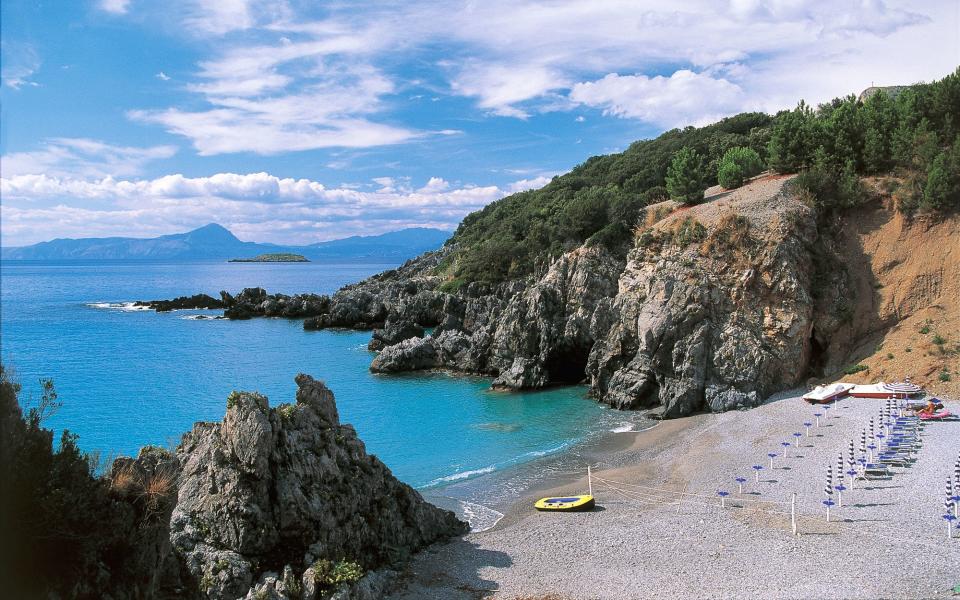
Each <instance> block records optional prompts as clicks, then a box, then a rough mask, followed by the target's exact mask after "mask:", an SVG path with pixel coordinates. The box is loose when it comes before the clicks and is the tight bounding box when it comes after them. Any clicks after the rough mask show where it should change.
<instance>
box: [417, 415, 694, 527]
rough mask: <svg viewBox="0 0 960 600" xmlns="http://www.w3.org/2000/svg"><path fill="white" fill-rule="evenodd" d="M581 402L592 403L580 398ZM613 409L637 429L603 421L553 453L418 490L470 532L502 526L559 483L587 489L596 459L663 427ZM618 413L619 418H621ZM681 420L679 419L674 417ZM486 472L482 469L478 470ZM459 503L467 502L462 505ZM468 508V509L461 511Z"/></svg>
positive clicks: (620, 419) (639, 416)
mask: <svg viewBox="0 0 960 600" xmlns="http://www.w3.org/2000/svg"><path fill="white" fill-rule="evenodd" d="M584 401H593V400H592V399H590V398H584ZM606 410H610V411H614V412H611V415H615V416H616V417H617V418H616V419H614V418H611V419H610V420H616V421H618V422H619V423H620V424H619V425H618V427H617V428H620V427H623V426H624V425H623V422H629V423H630V426H631V427H638V426H639V427H640V429H632V430H630V431H615V430H612V429H610V425H612V423H605V424H604V426H603V427H600V428H598V429H595V430H592V431H588V432H587V433H586V434H585V435H584V436H583V437H582V438H581V439H578V440H576V441H572V442H566V443H564V444H562V448H561V449H559V450H557V451H556V452H549V453H547V454H544V455H543V456H539V457H536V458H533V459H531V460H527V461H521V462H517V463H515V464H508V465H506V466H504V467H502V468H496V469H494V468H492V467H491V470H490V471H489V472H485V473H479V474H478V475H477V476H476V477H465V478H464V480H463V481H457V480H452V481H450V482H447V483H443V484H440V485H432V486H422V487H418V488H416V489H417V491H418V492H419V493H420V494H421V495H423V497H424V498H425V499H427V500H428V501H430V502H432V503H434V504H436V505H438V506H442V507H444V508H447V509H448V510H453V511H454V512H457V514H458V516H460V517H461V518H467V519H470V518H471V517H473V518H474V519H471V522H470V524H471V533H483V532H487V531H492V530H496V529H498V528H500V527H501V526H504V525H507V524H509V523H511V522H512V518H511V517H512V515H514V514H515V513H516V512H517V511H519V510H520V507H524V506H526V507H529V506H531V505H532V503H533V500H532V499H531V498H533V497H534V496H536V497H540V496H543V495H548V494H549V493H551V492H550V490H556V489H560V488H561V487H564V486H566V487H571V486H575V485H577V483H578V482H583V486H582V487H583V489H584V491H585V490H586V466H587V464H590V465H591V466H594V465H595V463H597V462H598V460H599V458H600V457H607V458H609V457H610V456H611V454H616V453H619V452H622V451H625V450H629V449H630V448H632V447H634V446H635V445H636V444H637V443H638V440H643V439H645V438H644V434H646V433H647V432H649V431H650V430H652V429H655V428H658V427H660V426H661V424H662V423H665V422H661V421H655V420H652V419H649V418H647V417H646V416H645V413H644V412H642V411H626V412H621V411H616V409H612V408H608V409H606ZM620 417H622V418H620ZM677 421H683V419H677ZM478 471H484V469H478ZM460 503H466V504H467V505H468V506H467V507H463V506H461V505H460ZM477 507H479V508H481V509H485V510H486V511H491V512H492V513H496V515H498V516H496V517H495V519H494V521H493V522H490V520H489V519H490V517H489V515H485V514H483V511H482V510H481V511H479V513H480V514H478V513H477V512H473V513H471V512H470V510H471V509H476V508H477ZM465 508H466V510H465ZM485 517H487V518H486V520H485Z"/></svg>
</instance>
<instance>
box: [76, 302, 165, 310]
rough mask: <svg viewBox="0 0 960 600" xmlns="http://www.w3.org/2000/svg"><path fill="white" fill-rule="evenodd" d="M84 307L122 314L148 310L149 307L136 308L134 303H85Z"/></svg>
mask: <svg viewBox="0 0 960 600" xmlns="http://www.w3.org/2000/svg"><path fill="white" fill-rule="evenodd" d="M86 305H87V306H89V307H90V308H100V309H106V310H121V311H124V312H133V311H140V310H150V307H149V306H137V304H136V302H87V303H86Z"/></svg>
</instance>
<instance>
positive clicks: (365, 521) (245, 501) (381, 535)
mask: <svg viewBox="0 0 960 600" xmlns="http://www.w3.org/2000/svg"><path fill="white" fill-rule="evenodd" d="M297 385H298V387H299V389H298V391H297V400H296V403H295V404H283V405H280V406H278V407H277V408H274V409H270V408H269V407H268V406H267V401H266V398H264V397H263V396H260V395H259V394H251V393H245V392H240V393H234V394H232V395H231V396H230V399H229V400H228V409H227V414H226V416H225V417H224V419H223V422H222V423H198V424H196V425H195V426H194V429H193V431H191V432H190V433H188V434H186V435H185V436H184V438H183V442H182V443H181V445H180V447H179V448H178V450H177V458H178V459H179V461H180V465H181V474H180V485H179V491H178V500H177V505H176V507H175V509H174V511H173V516H172V518H171V521H170V538H171V540H172V542H173V547H174V549H175V550H176V551H177V552H178V553H179V555H180V556H181V557H182V561H183V564H184V567H185V570H186V571H187V572H188V573H189V575H190V576H191V578H192V580H194V581H197V582H199V585H200V588H201V591H202V592H203V593H205V594H206V595H207V597H210V598H238V597H241V596H243V595H244V594H246V593H247V591H248V590H250V589H251V586H254V587H257V589H268V588H269V589H272V590H274V591H276V590H278V589H279V588H284V589H285V590H286V591H284V592H283V594H286V595H281V596H279V597H290V598H294V597H297V598H299V597H300V596H296V595H292V594H291V593H290V589H291V588H296V589H307V588H315V587H316V585H317V578H318V577H319V576H320V574H319V573H318V572H317V571H318V570H320V569H321V568H325V567H322V565H324V564H327V563H331V564H332V563H337V562H339V561H346V562H348V563H356V564H358V565H360V566H361V567H363V568H364V569H375V568H379V567H382V566H387V565H391V564H396V563H397V562H399V561H402V560H404V559H406V558H407V557H408V556H409V555H410V554H411V553H412V552H415V551H417V550H419V549H421V548H423V547H425V546H427V545H429V544H431V543H433V542H435V541H438V540H441V539H446V538H449V537H451V536H454V535H457V534H460V533H464V532H465V531H466V527H465V525H464V524H463V523H461V522H460V521H459V520H457V518H456V517H455V516H454V515H453V513H451V512H449V511H446V510H442V509H439V508H437V507H435V506H433V505H431V504H429V503H427V502H425V501H424V500H423V499H422V498H421V497H420V495H419V494H418V493H417V492H416V491H414V490H413V489H412V488H410V487H409V486H407V485H405V484H403V483H401V482H399V481H397V480H396V479H395V478H394V477H393V475H392V474H391V473H390V470H389V469H387V467H386V466H384V464H383V463H382V462H380V461H379V460H378V459H377V458H376V457H374V456H370V455H368V454H367V453H366V451H365V449H364V445H363V442H361V441H360V439H359V438H358V437H357V434H356V432H355V431H354V429H353V428H352V427H351V426H349V425H341V424H340V422H339V419H338V416H337V409H336V405H335V404H334V400H333V394H332V393H331V392H330V390H329V389H327V387H326V386H325V385H323V383H321V382H318V381H315V380H314V379H312V378H311V377H309V376H307V375H299V376H297ZM324 561H326V563H325V562H324ZM277 593H279V592H277ZM274 597H277V596H274ZM304 597H306V596H304Z"/></svg>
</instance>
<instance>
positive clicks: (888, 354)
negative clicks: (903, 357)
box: [887, 352, 893, 360]
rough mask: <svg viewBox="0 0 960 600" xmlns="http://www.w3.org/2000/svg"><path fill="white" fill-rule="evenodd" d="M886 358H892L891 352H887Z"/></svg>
mask: <svg viewBox="0 0 960 600" xmlns="http://www.w3.org/2000/svg"><path fill="white" fill-rule="evenodd" d="M887 360H893V353H892V352H887Z"/></svg>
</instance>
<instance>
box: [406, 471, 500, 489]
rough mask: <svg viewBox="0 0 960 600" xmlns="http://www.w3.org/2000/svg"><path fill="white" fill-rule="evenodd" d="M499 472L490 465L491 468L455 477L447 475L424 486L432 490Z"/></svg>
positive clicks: (461, 473)
mask: <svg viewBox="0 0 960 600" xmlns="http://www.w3.org/2000/svg"><path fill="white" fill-rule="evenodd" d="M496 470H497V466H496V465H490V466H489V467H484V468H482V469H473V470H472V471H462V472H460V473H454V474H453V475H446V476H444V477H437V478H436V479H434V480H433V481H431V482H430V483H428V484H427V485H425V486H423V487H424V488H432V487H435V486H438V485H440V484H443V483H450V482H451V481H461V480H463V479H469V478H471V477H477V476H478V475H485V474H487V473H493V472H494V471H496Z"/></svg>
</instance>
